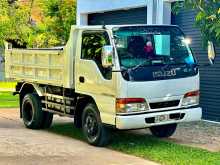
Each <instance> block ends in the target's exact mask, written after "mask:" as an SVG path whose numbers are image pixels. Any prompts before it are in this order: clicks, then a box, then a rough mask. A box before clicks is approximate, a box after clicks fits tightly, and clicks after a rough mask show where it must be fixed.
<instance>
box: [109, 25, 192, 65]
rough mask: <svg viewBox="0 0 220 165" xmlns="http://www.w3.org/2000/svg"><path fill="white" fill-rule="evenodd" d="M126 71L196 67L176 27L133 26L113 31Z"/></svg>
mask: <svg viewBox="0 0 220 165" xmlns="http://www.w3.org/2000/svg"><path fill="white" fill-rule="evenodd" d="M113 35H114V39H115V45H116V49H117V52H118V56H119V59H120V65H121V67H123V68H127V69H128V68H133V67H137V66H154V65H178V64H190V65H191V64H195V60H194V58H193V55H192V52H191V50H190V48H189V46H188V44H187V42H186V40H185V38H184V35H183V33H182V32H181V31H180V30H179V28H177V27H172V26H160V27H159V26H155V27H154V26H152V27H151V26H148V27H147V26H130V27H120V28H114V29H113Z"/></svg>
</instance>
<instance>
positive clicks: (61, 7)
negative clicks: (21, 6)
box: [29, 0, 76, 47]
mask: <svg viewBox="0 0 220 165" xmlns="http://www.w3.org/2000/svg"><path fill="white" fill-rule="evenodd" d="M37 5H38V6H40V8H41V9H42V20H41V21H40V22H37V25H36V26H35V27H34V31H33V35H32V37H31V39H30V40H31V42H29V43H30V45H34V46H35V47H50V46H56V45H64V44H65V43H66V42H67V40H68V38H69V33H70V29H71V25H74V24H75V22H76V1H75V0H53V1H44V0H37Z"/></svg>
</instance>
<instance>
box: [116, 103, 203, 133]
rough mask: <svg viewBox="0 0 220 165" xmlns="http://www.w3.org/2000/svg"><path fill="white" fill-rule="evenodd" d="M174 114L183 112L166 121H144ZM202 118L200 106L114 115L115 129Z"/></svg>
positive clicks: (145, 126)
mask: <svg viewBox="0 0 220 165" xmlns="http://www.w3.org/2000/svg"><path fill="white" fill-rule="evenodd" d="M172 114H173V115H174V114H181V115H182V114H184V115H182V117H180V118H178V119H177V118H175V119H168V120H166V121H161V122H151V123H149V122H146V119H149V118H155V117H157V116H162V115H166V116H170V115H172ZM201 118H202V108H200V107H198V108H188V109H180V110H170V111H165V112H154V113H146V114H137V115H127V116H119V115H117V116H116V121H115V122H116V128H117V129H140V128H147V127H151V126H156V125H165V124H172V123H180V122H190V121H198V120H201Z"/></svg>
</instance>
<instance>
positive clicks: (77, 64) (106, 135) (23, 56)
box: [5, 25, 214, 146]
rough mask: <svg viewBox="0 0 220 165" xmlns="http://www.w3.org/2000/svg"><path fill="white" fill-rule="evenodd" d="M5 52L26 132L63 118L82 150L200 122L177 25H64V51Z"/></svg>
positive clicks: (190, 60) (189, 59) (194, 77)
mask: <svg viewBox="0 0 220 165" xmlns="http://www.w3.org/2000/svg"><path fill="white" fill-rule="evenodd" d="M5 47H6V50H5V70H6V77H7V78H10V79H14V80H16V81H18V83H17V85H16V91H15V92H14V94H19V96H20V97H19V98H20V99H19V100H20V117H21V118H23V122H24V125H25V126H26V127H27V128H30V129H43V128H48V127H50V125H51V123H52V120H53V114H58V115H60V116H69V117H72V118H74V124H75V126H76V127H79V128H82V130H83V134H84V135H85V137H86V139H87V141H88V143H89V144H92V145H95V146H104V145H106V144H108V142H109V139H110V131H112V130H114V129H118V130H128V129H143V128H149V129H150V131H151V132H152V134H153V135H155V136H157V137H169V136H171V135H172V134H173V133H174V132H175V130H176V127H177V124H178V123H181V122H190V121H197V120H200V119H201V116H202V109H201V108H200V107H199V84H200V82H199V70H198V64H197V62H196V59H195V58H194V56H193V54H192V50H191V49H190V47H189V44H188V40H187V39H186V38H185V36H184V34H183V32H182V31H181V30H180V28H179V27H177V26H168V25H167V26H166V25H158V26H153V25H151V26H150V25H123V26H122V25H116V26H113V25H106V26H72V28H71V33H70V39H69V41H68V42H67V44H66V46H64V47H58V48H51V49H49V48H48V49H12V48H9V46H8V43H6V46H5ZM211 48H213V47H211ZM211 50H212V49H211ZM212 53H213V52H210V53H209V56H210V58H211V57H213V56H214V54H212ZM212 55H213V56H212ZM211 61H212V60H211Z"/></svg>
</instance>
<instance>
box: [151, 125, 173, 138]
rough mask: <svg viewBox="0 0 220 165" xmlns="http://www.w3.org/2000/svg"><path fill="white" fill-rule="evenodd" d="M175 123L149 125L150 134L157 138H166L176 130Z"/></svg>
mask: <svg viewBox="0 0 220 165" xmlns="http://www.w3.org/2000/svg"><path fill="white" fill-rule="evenodd" d="M176 127H177V124H168V125H161V126H154V127H150V131H151V133H152V135H154V136H156V137H159V138H166V137H170V136H172V135H173V134H174V133H175V131H176Z"/></svg>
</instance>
